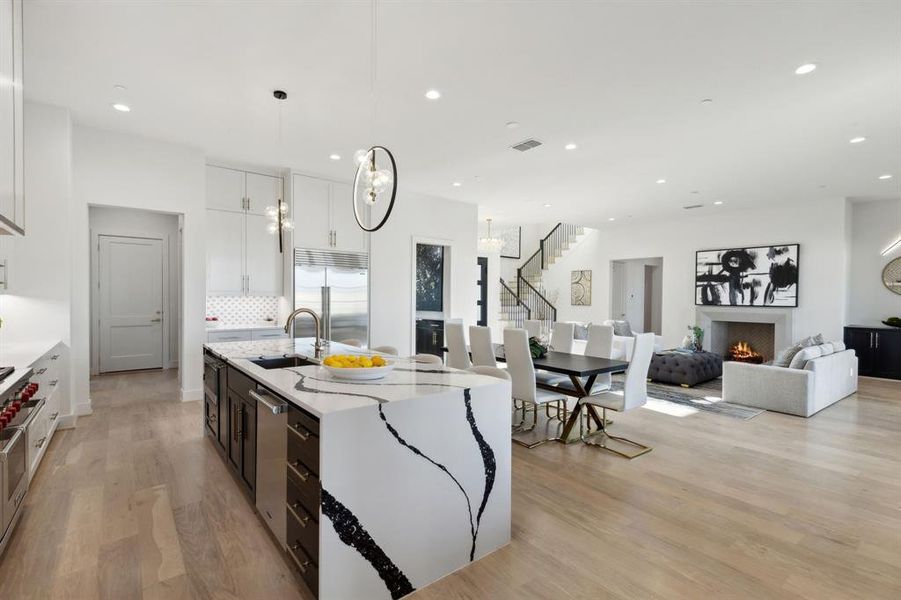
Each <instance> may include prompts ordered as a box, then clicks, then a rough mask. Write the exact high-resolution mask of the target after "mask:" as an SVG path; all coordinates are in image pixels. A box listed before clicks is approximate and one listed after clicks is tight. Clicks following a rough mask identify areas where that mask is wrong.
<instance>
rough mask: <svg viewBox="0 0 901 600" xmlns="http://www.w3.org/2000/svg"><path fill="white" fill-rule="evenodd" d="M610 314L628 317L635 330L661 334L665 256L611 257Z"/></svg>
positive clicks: (617, 318)
mask: <svg viewBox="0 0 901 600" xmlns="http://www.w3.org/2000/svg"><path fill="white" fill-rule="evenodd" d="M610 318H611V319H614V320H624V321H628V322H629V324H630V325H631V326H632V330H633V331H636V332H642V333H648V332H653V333H656V334H657V335H661V331H662V329H663V323H662V319H663V258H662V257H652V258H633V259H628V260H612V261H610Z"/></svg>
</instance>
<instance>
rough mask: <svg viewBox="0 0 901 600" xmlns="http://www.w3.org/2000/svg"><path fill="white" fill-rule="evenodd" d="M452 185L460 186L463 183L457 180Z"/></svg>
mask: <svg viewBox="0 0 901 600" xmlns="http://www.w3.org/2000/svg"><path fill="white" fill-rule="evenodd" d="M451 185H452V186H454V187H460V186H461V185H463V184H462V183H460V182H459V181H455V182H453V183H452V184H451Z"/></svg>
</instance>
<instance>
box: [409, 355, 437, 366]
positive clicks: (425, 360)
mask: <svg viewBox="0 0 901 600" xmlns="http://www.w3.org/2000/svg"><path fill="white" fill-rule="evenodd" d="M410 358H412V359H413V360H414V361H415V362H418V363H419V364H423V365H443V364H444V361H443V360H441V357H440V356H435V355H434V354H425V353H420V354H414V355H413V356H411V357H410Z"/></svg>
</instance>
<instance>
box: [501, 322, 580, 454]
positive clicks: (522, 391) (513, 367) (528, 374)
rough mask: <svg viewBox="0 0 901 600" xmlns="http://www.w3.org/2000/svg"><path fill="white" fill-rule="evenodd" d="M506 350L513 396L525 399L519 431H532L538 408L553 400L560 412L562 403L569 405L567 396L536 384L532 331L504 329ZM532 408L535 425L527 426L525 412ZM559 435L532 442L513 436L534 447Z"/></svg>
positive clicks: (515, 399)
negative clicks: (530, 333) (530, 341)
mask: <svg viewBox="0 0 901 600" xmlns="http://www.w3.org/2000/svg"><path fill="white" fill-rule="evenodd" d="M504 353H505V355H506V359H507V372H509V373H510V377H511V378H512V380H513V400H514V402H515V401H518V402H522V403H523V409H522V410H523V418H522V422H521V423H520V427H519V428H517V429H516V433H522V432H527V431H532V430H534V429H535V427H536V426H537V425H538V408H539V407H540V406H545V405H547V404H549V403H555V404H556V405H557V412H558V413H560V412H561V408H560V404H561V403H562V404H563V406H566V396H564V395H563V394H560V393H557V392H551V391H548V390H540V389H538V388H537V387H536V386H535V366H534V365H533V364H532V354H531V352H530V351H529V335H528V334H527V333H526V330H525V329H512V328H511V329H505V330H504ZM529 406H531V408H532V425H531V426H530V427H523V426H522V425H524V422H525V413H526V410H527V409H528V407H529ZM556 439H557V438H547V439H543V440H539V441H537V442H533V443H531V444H528V443H526V442H523V441H520V440H518V439H516V438H515V437H514V438H513V441H514V442H516V443H517V444H519V445H521V446H525V447H526V448H534V447H536V446H540V445H541V444H543V443H545V442H551V441H554V440H556Z"/></svg>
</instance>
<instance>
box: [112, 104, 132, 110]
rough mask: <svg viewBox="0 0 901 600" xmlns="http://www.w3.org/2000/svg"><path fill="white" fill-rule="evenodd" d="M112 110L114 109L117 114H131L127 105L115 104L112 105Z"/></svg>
mask: <svg viewBox="0 0 901 600" xmlns="http://www.w3.org/2000/svg"><path fill="white" fill-rule="evenodd" d="M113 108H115V109H116V110H118V111H119V112H131V107H130V106H128V105H127V104H119V103H116V104H113Z"/></svg>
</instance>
